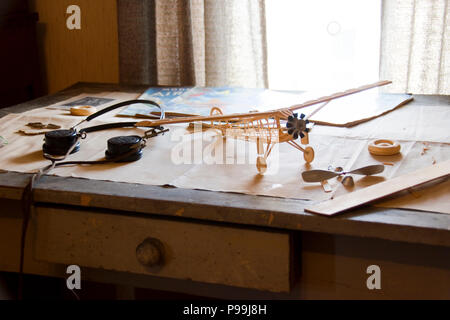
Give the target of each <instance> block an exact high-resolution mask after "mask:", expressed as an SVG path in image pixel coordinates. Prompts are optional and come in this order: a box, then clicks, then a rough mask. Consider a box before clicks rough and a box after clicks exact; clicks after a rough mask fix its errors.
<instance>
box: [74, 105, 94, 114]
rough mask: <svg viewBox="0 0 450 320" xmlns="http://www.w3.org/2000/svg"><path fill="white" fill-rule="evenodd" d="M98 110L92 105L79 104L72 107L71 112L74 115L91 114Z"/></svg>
mask: <svg viewBox="0 0 450 320" xmlns="http://www.w3.org/2000/svg"><path fill="white" fill-rule="evenodd" d="M96 112H97V109H96V108H94V107H92V106H77V107H72V108H70V114H71V115H73V116H90V115H91V114H94V113H96Z"/></svg>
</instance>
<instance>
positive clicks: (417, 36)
mask: <svg viewBox="0 0 450 320" xmlns="http://www.w3.org/2000/svg"><path fill="white" fill-rule="evenodd" d="M449 15H450V7H449V1H448V0H384V2H383V10H382V35H381V64H380V76H381V78H383V79H389V80H392V81H393V85H391V86H390V91H394V92H411V93H417V94H420V93H423V94H450V25H449V23H450V22H449V21H450V20H449V19H450V17H449Z"/></svg>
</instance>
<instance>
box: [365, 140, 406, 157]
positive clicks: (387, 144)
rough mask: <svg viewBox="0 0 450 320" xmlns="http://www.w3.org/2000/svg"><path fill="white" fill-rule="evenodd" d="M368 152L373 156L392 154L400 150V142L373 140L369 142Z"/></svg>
mask: <svg viewBox="0 0 450 320" xmlns="http://www.w3.org/2000/svg"><path fill="white" fill-rule="evenodd" d="M369 152H370V153H371V154H373V155H375V156H392V155H394V154H397V153H399V152H400V144H399V143H398V142H395V141H392V140H384V139H379V140H374V141H372V142H370V143H369Z"/></svg>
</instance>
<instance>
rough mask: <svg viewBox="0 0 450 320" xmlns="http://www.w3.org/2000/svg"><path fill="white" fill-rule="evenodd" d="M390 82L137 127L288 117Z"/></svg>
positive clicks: (141, 124) (151, 122)
mask: <svg viewBox="0 0 450 320" xmlns="http://www.w3.org/2000/svg"><path fill="white" fill-rule="evenodd" d="M390 83H391V81H386V80H383V81H378V82H375V83H372V84H368V85H364V86H361V87H358V88H354V89H349V90H346V91H343V92H337V93H334V94H332V95H329V96H323V97H321V98H318V99H314V100H309V101H306V102H304V103H301V104H296V105H293V106H290V107H287V108H280V109H275V110H271V111H263V112H248V113H234V114H228V115H223V114H216V115H210V116H193V117H181V118H175V119H162V120H155V121H149V120H145V121H140V122H138V123H136V127H159V126H162V125H166V124H176V123H188V122H199V121H239V120H242V119H246V118H256V117H261V118H266V117H270V116H271V115H274V114H281V115H284V116H285V117H286V118H287V117H288V116H289V115H290V114H292V112H293V111H295V110H298V109H301V108H305V107H309V106H312V105H315V104H319V103H323V102H328V101H330V100H334V99H338V98H341V97H345V96H348V95H351V94H354V93H358V92H361V91H364V90H368V89H372V88H375V87H380V86H384V85H387V84H390Z"/></svg>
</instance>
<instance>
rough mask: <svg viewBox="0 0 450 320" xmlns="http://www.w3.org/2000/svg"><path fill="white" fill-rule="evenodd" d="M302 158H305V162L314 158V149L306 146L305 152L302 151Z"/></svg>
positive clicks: (309, 161)
mask: <svg viewBox="0 0 450 320" xmlns="http://www.w3.org/2000/svg"><path fill="white" fill-rule="evenodd" d="M303 159H305V161H306V162H307V163H311V162H312V161H313V160H314V149H313V148H311V147H306V148H305V152H303Z"/></svg>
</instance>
